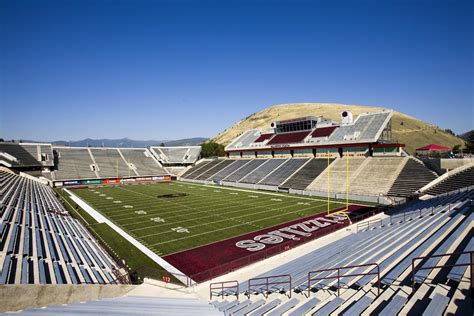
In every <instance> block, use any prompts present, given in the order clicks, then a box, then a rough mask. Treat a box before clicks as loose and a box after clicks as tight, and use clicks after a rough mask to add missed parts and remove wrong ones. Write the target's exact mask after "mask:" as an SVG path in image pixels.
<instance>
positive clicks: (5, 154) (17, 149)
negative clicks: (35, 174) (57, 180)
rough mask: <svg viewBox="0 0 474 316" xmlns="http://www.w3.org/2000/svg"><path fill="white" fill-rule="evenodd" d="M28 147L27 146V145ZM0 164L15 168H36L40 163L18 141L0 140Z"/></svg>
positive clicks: (39, 166)
mask: <svg viewBox="0 0 474 316" xmlns="http://www.w3.org/2000/svg"><path fill="white" fill-rule="evenodd" d="M27 148H28V147H27ZM0 165H3V166H5V167H8V168H12V167H13V168H16V169H22V170H24V169H38V168H41V166H42V164H41V162H39V161H38V160H37V157H36V158H35V156H32V155H31V154H30V153H29V152H28V150H26V149H25V147H23V146H21V145H20V144H18V143H5V142H0Z"/></svg>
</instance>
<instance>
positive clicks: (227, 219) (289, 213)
mask: <svg viewBox="0 0 474 316" xmlns="http://www.w3.org/2000/svg"><path fill="white" fill-rule="evenodd" d="M274 211H275V210H267V211H263V212H259V213H260V214H261V213H267V212H274ZM300 211H301V210H298V211H293V212H283V213H279V214H276V215H275V216H269V217H263V218H259V219H258V220H255V221H252V222H247V223H245V224H249V225H252V224H254V225H256V224H255V223H256V222H260V221H263V220H267V219H271V218H275V217H278V216H284V215H291V214H295V213H298V212H300ZM320 213H324V211H321V212H318V213H316V214H320ZM316 214H312V215H316ZM252 215H254V214H247V215H244V216H238V217H234V218H241V217H246V216H252ZM308 216H311V215H308ZM308 216H305V217H308ZM230 220H232V218H226V219H224V220H221V221H215V222H208V223H203V224H199V225H194V226H188V227H189V228H195V227H200V226H205V225H212V224H216V223H219V222H223V221H230ZM282 224H283V223H282ZM275 225H279V224H274V225H271V226H275ZM271 226H268V227H271ZM263 228H264V227H262V229H263ZM142 230H143V229H142ZM218 230H220V229H218ZM134 231H135V230H134ZM211 232H212V231H211ZM166 233H167V232H160V233H155V234H149V235H140V236H141V237H142V238H148V237H151V236H157V235H162V234H166Z"/></svg>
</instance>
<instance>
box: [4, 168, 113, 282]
mask: <svg viewBox="0 0 474 316" xmlns="http://www.w3.org/2000/svg"><path fill="white" fill-rule="evenodd" d="M0 184H1V185H0V188H1V189H0V190H1V191H0V192H1V203H0V205H1V210H0V216H1V222H0V237H1V242H0V267H1V274H0V284H82V283H87V284H92V283H98V284H110V283H116V282H117V281H116V280H117V276H116V275H117V274H116V273H117V270H116V267H117V265H116V263H114V261H113V260H112V259H111V258H110V257H109V256H108V254H107V253H106V252H105V251H104V250H103V249H102V248H101V246H100V245H99V244H98V243H97V241H96V240H95V239H94V238H92V236H91V235H90V233H89V232H88V231H87V229H86V228H85V227H84V226H83V225H82V224H81V223H79V222H78V221H77V220H76V219H74V218H72V217H71V216H70V215H69V213H68V212H67V211H66V210H65V209H64V207H63V206H62V204H61V203H60V201H59V200H58V199H57V198H56V195H55V194H54V192H53V190H52V189H51V188H50V187H49V186H46V185H44V184H42V183H39V182H37V181H34V180H30V179H27V178H25V177H20V176H18V175H15V174H11V173H7V172H3V171H0Z"/></svg>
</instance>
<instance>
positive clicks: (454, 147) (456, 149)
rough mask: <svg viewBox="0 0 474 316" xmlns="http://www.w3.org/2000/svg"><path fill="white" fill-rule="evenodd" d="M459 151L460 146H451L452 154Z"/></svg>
mask: <svg viewBox="0 0 474 316" xmlns="http://www.w3.org/2000/svg"><path fill="white" fill-rule="evenodd" d="M460 149H461V145H459V144H457V145H454V146H453V149H452V150H453V153H457V152H459V150H460Z"/></svg>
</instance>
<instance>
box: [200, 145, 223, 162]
mask: <svg viewBox="0 0 474 316" xmlns="http://www.w3.org/2000/svg"><path fill="white" fill-rule="evenodd" d="M224 155H225V151H224V145H221V144H218V143H216V142H213V141H208V142H206V143H203V144H201V156H202V157H203V158H208V157H221V156H224Z"/></svg>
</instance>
